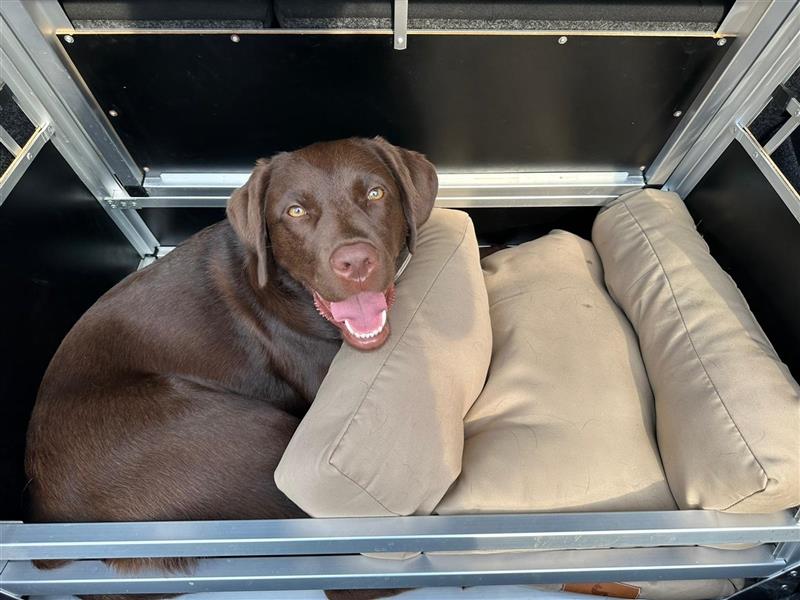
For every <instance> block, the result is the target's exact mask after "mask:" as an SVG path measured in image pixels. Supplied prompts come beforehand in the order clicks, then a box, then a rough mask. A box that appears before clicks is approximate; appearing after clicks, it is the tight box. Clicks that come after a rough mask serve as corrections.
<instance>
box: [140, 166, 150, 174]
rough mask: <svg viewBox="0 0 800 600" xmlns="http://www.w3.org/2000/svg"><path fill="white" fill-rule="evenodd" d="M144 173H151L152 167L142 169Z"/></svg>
mask: <svg viewBox="0 0 800 600" xmlns="http://www.w3.org/2000/svg"><path fill="white" fill-rule="evenodd" d="M142 171H144V172H145V173H149V172H150V167H142Z"/></svg>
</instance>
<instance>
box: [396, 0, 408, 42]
mask: <svg viewBox="0 0 800 600" xmlns="http://www.w3.org/2000/svg"><path fill="white" fill-rule="evenodd" d="M393 29H394V49H395V50H405V49H406V46H407V44H408V0H394V27H393Z"/></svg>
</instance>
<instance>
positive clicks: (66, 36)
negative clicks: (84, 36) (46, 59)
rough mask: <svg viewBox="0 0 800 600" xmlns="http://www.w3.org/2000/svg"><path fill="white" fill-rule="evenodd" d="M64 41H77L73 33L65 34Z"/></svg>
mask: <svg viewBox="0 0 800 600" xmlns="http://www.w3.org/2000/svg"><path fill="white" fill-rule="evenodd" d="M64 41H65V42H67V43H68V44H71V43H73V42H74V41H75V38H74V37H72V36H71V35H69V34H67V35H65V36H64Z"/></svg>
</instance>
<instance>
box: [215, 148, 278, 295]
mask: <svg viewBox="0 0 800 600" xmlns="http://www.w3.org/2000/svg"><path fill="white" fill-rule="evenodd" d="M269 173H270V166H269V161H268V160H266V159H263V158H262V159H260V160H259V161H258V162H257V163H256V168H255V169H253V172H252V173H251V174H250V178H249V179H248V180H247V183H245V184H244V185H243V186H242V187H240V188H239V189H237V190H235V191H234V192H233V194H231V197H230V199H229V200H228V207H227V209H226V210H225V214H226V215H227V216H228V221H230V223H231V226H232V227H233V230H234V231H235V232H236V235H238V236H239V239H240V240H241V241H242V243H244V245H245V247H246V248H247V249H248V250H249V251H250V252H251V253H252V254H254V255H255V258H256V274H257V279H258V286H259V287H261V288H263V287H264V286H266V285H267V272H268V260H269V254H268V250H267V247H268V245H269V240H268V233H267V215H266V205H267V186H268V185H269Z"/></svg>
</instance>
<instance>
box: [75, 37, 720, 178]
mask: <svg viewBox="0 0 800 600" xmlns="http://www.w3.org/2000/svg"><path fill="white" fill-rule="evenodd" d="M73 37H74V42H73V43H70V44H66V43H65V44H64V46H65V48H66V50H67V52H68V53H69V55H70V56H71V58H72V60H73V61H74V62H75V64H76V66H77V68H78V70H79V71H80V73H81V75H82V76H83V78H84V79H85V80H86V82H87V83H88V85H89V87H90V88H91V90H92V91H93V93H94V95H95V97H96V98H97V100H98V102H99V103H100V105H101V106H102V107H103V109H104V110H106V111H110V110H113V111H116V113H117V114H118V116H116V117H113V118H112V122H113V124H114V125H115V127H116V128H117V131H118V132H119V134H120V135H121V137H122V139H123V141H124V142H125V144H126V146H127V147H128V149H129V150H130V152H131V153H132V155H133V157H134V158H135V159H136V161H137V162H138V163H139V165H140V166H147V167H150V168H151V169H152V170H153V171H154V172H157V171H159V170H218V169H222V170H226V169H233V170H246V169H249V168H250V166H251V165H252V164H253V162H254V161H255V159H256V158H257V157H259V156H265V155H270V154H272V153H274V152H277V151H282V150H292V149H295V148H298V147H301V146H304V145H306V144H309V143H312V142H315V141H318V140H323V139H336V138H342V137H348V136H354V135H360V136H372V135H377V134H380V135H383V136H385V137H386V138H388V139H389V140H390V141H392V142H393V143H395V144H398V145H402V146H406V147H409V148H414V149H418V150H420V151H423V152H425V153H427V154H428V155H429V157H430V158H431V159H432V160H433V161H434V162H435V163H436V164H437V165H438V166H439V167H440V168H443V169H446V170H459V169H460V170H500V169H509V168H510V169H525V168H531V167H534V168H537V169H549V170H554V169H559V168H566V167H571V168H574V167H575V166H578V167H579V168H582V169H585V170H592V169H638V167H639V165H647V164H649V162H650V161H652V160H653V158H654V157H655V156H656V154H657V153H658V150H659V149H660V148H661V146H662V145H663V144H664V142H665V141H666V140H667V138H668V137H669V135H670V133H671V132H672V131H673V129H674V128H675V127H676V125H677V123H678V122H679V118H676V117H674V116H673V113H674V112H675V111H685V110H686V108H687V107H688V106H689V104H690V102H691V100H692V99H693V98H694V96H695V95H696V93H697V91H698V90H699V88H700V86H701V85H702V84H703V82H704V81H705V80H706V79H707V78H708V76H709V75H710V73H711V72H712V70H713V69H714V67H715V66H716V64H717V63H718V62H719V60H720V59H721V58H722V56H723V55H724V53H725V51H726V50H727V48H728V46H727V45H726V46H718V45H717V40H715V39H712V38H708V37H691V36H689V37H649V36H570V37H569V39H568V41H567V42H566V43H564V44H559V43H558V41H557V40H558V37H557V36H551V35H415V36H413V37H411V39H410V40H409V45H408V49H407V50H403V51H396V50H394V49H393V48H392V38H391V36H388V35H379V34H341V35H331V34H305V35H301V34H259V33H251V34H241V35H240V36H239V42H238V43H235V42H233V41H232V40H231V36H230V35H229V34H221V33H214V34H210V33H209V34H197V33H195V34H179V33H172V34H164V33H149V34H147V33H143V34H88V33H87V34H74V36H73Z"/></svg>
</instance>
